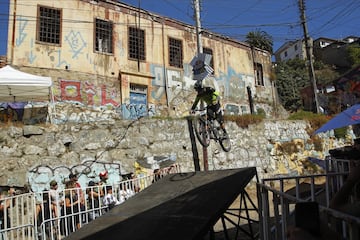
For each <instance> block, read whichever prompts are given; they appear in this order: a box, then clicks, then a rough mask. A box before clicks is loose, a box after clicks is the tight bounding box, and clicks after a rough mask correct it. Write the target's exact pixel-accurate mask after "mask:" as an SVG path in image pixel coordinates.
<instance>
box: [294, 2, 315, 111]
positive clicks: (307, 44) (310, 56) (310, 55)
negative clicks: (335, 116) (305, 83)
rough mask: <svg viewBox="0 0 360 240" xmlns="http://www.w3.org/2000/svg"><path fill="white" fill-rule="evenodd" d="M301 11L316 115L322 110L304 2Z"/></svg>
mask: <svg viewBox="0 0 360 240" xmlns="http://www.w3.org/2000/svg"><path fill="white" fill-rule="evenodd" d="M299 9H300V19H301V24H302V26H303V30H304V38H305V48H306V58H307V61H308V62H309V63H308V68H309V77H310V81H311V85H312V87H313V91H314V100H315V106H316V113H319V112H320V110H319V109H320V108H319V101H318V95H317V85H316V79H315V71H314V65H313V57H312V51H311V48H312V44H311V45H310V43H309V40H310V37H309V35H308V30H307V25H306V17H305V3H304V0H299Z"/></svg>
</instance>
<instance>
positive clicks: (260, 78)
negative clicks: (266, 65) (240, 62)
mask: <svg viewBox="0 0 360 240" xmlns="http://www.w3.org/2000/svg"><path fill="white" fill-rule="evenodd" d="M254 68H255V74H256V81H257V85H259V86H265V84H264V73H263V67H262V65H261V64H260V63H255V65H254Z"/></svg>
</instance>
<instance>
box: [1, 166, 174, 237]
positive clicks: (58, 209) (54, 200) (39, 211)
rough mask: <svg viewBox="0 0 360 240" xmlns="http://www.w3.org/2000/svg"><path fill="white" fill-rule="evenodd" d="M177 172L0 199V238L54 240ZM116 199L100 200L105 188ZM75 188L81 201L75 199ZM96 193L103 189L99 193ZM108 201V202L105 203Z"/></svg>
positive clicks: (171, 170) (171, 171) (171, 169)
mask: <svg viewBox="0 0 360 240" xmlns="http://www.w3.org/2000/svg"><path fill="white" fill-rule="evenodd" d="M179 172H181V170H180V166H179V165H173V166H172V167H169V168H162V169H160V171H159V172H158V173H157V174H151V175H148V176H144V177H139V178H134V179H130V180H125V181H121V182H120V183H118V184H113V185H109V186H99V185H95V186H91V187H86V188H83V189H75V188H74V189H64V190H62V191H56V192H55V194H54V193H53V192H52V191H51V190H50V191H44V192H39V193H26V194H20V195H15V196H10V197H5V198H2V199H0V203H1V208H0V210H2V211H0V240H5V239H6V240H13V239H14V240H30V239H36V240H37V239H39V240H40V239H41V240H50V239H51V240H58V239H62V238H64V237H65V236H68V235H69V234H71V233H72V232H74V231H76V230H77V229H78V228H81V227H82V226H83V225H85V224H87V223H89V222H91V221H92V220H94V219H95V218H97V217H99V216H101V215H103V214H106V212H107V211H109V209H110V208H112V207H113V206H114V205H116V204H121V203H122V202H123V201H126V200H127V199H129V198H131V197H132V196H134V195H135V194H137V193H138V192H140V191H142V190H143V189H145V188H147V187H148V186H150V185H151V184H152V183H153V182H154V181H156V180H158V179H159V178H161V177H162V176H164V175H167V174H171V173H179ZM110 189H111V191H112V195H113V196H114V197H115V198H116V199H117V201H118V202H115V203H112V202H111V201H107V202H106V201H104V198H105V197H106V193H107V191H109V192H110ZM79 191H82V193H83V194H84V197H85V198H84V199H85V201H84V202H83V203H82V202H81V201H80V199H79ZM100 193H103V195H102V194H100ZM107 203H109V204H107Z"/></svg>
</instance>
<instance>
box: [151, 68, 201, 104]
mask: <svg viewBox="0 0 360 240" xmlns="http://www.w3.org/2000/svg"><path fill="white" fill-rule="evenodd" d="M189 66H190V65H188V64H187V65H186V64H185V65H184V72H182V71H181V70H175V69H164V67H163V66H162V65H158V64H151V65H150V71H151V73H152V75H153V76H155V78H154V79H153V80H152V82H151V85H152V89H153V90H152V91H151V97H152V98H153V99H154V100H156V101H160V100H161V99H163V98H165V95H166V94H167V97H168V101H169V102H171V101H172V100H173V99H174V97H175V96H176V95H178V94H179V93H180V92H181V91H183V90H184V89H187V90H188V89H190V87H191V86H192V85H193V84H194V80H193V79H192V78H191V74H192V73H191V67H189ZM165 74H166V75H165ZM165 87H167V92H165V90H166V89H165Z"/></svg>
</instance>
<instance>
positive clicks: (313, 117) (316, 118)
mask: <svg viewBox="0 0 360 240" xmlns="http://www.w3.org/2000/svg"><path fill="white" fill-rule="evenodd" d="M288 119H289V120H305V121H308V122H309V124H310V126H311V128H310V129H307V132H308V133H309V134H310V135H311V134H313V133H314V131H315V130H316V129H318V128H320V127H321V126H322V125H324V124H325V123H326V122H327V121H329V120H330V117H329V116H326V115H323V114H316V113H312V112H307V111H298V112H296V113H293V114H291V115H290V116H289V118H288Z"/></svg>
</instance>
